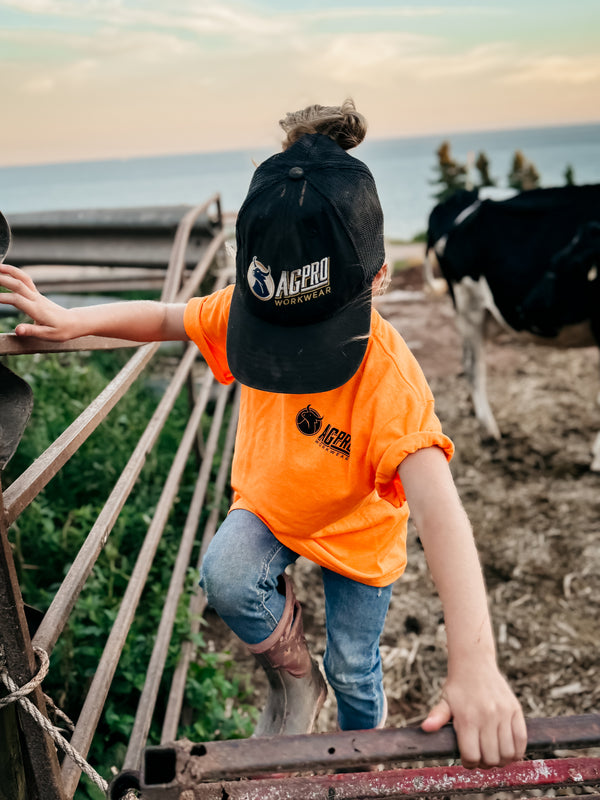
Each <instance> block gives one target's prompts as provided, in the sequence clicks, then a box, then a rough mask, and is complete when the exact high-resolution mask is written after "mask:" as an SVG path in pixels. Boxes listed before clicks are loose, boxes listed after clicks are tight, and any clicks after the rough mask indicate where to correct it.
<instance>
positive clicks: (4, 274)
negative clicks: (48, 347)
mask: <svg viewBox="0 0 600 800" xmlns="http://www.w3.org/2000/svg"><path fill="white" fill-rule="evenodd" d="M0 286H2V287H3V288H4V289H8V290H9V291H8V292H6V293H5V292H3V293H0V303H3V304H4V305H12V306H15V308H18V309H19V311H22V312H23V313H24V314H27V316H29V317H31V319H32V320H34V322H33V323H26V322H23V323H20V324H19V325H17V327H16V328H15V333H16V334H17V336H37V337H38V338H40V339H49V340H52V341H55V342H63V341H66V340H67V339H70V338H72V336H73V332H72V331H71V330H70V326H69V320H70V315H69V311H68V309H66V308H62V306H59V305H57V304H56V303H53V302H52V301H51V300H48V298H47V297H44V296H43V295H41V294H40V293H39V292H38V290H37V289H36V286H35V284H34V282H33V281H32V280H31V278H30V277H29V275H27V273H25V272H23V270H21V269H19V268H18V267H12V266H11V265H10V264H0Z"/></svg>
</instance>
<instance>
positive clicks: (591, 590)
mask: <svg viewBox="0 0 600 800" xmlns="http://www.w3.org/2000/svg"><path fill="white" fill-rule="evenodd" d="M380 311H381V312H382V314H383V315H384V316H386V317H387V318H388V319H389V320H390V321H391V322H392V323H393V324H394V325H395V326H396V327H397V329H398V330H399V331H400V333H401V334H402V335H403V337H404V338H405V340H406V341H407V343H408V344H409V346H410V347H411V349H412V350H413V352H414V354H415V355H416V357H417V359H418V360H419V362H420V364H421V366H422V368H423V370H424V372H425V375H426V376H427V378H428V380H429V382H430V385H431V387H432V389H433V392H434V395H435V397H436V406H437V412H438V416H439V417H440V419H441V421H442V423H443V426H444V429H445V431H446V433H447V434H448V435H449V436H450V437H451V438H452V439H453V440H454V442H455V445H456V455H455V457H454V459H453V461H452V471H453V474H454V477H455V481H456V484H457V486H458V489H459V492H460V495H461V497H462V500H463V502H464V505H465V507H466V510H467V512H468V514H469V517H470V519H471V521H472V524H473V528H474V531H475V536H476V540H477V544H478V548H479V552H480V557H481V561H482V564H483V569H484V573H485V578H486V582H487V586H488V592H489V600H490V606H491V611H492V617H493V622H494V629H495V632H496V639H497V643H498V657H499V661H500V664H501V667H502V669H503V670H504V672H505V674H506V675H507V677H508V678H509V681H510V682H511V684H512V686H513V687H514V689H515V691H516V693H517V695H518V696H519V698H520V699H521V701H522V703H523V706H524V709H525V714H526V715H527V716H532V717H534V716H535V717H538V716H556V715H567V714H583V713H590V712H598V711H600V681H599V677H600V659H599V658H598V638H599V634H600V623H599V622H598V617H599V605H598V598H599V597H600V547H599V546H598V542H597V539H598V534H599V532H600V475H599V474H593V473H591V472H590V470H589V463H590V447H591V443H592V441H593V438H594V436H595V434H596V431H597V430H598V429H600V408H599V407H598V406H597V405H596V403H595V400H596V395H597V394H598V391H599V389H600V381H599V377H600V373H599V369H598V352H597V350H596V349H594V348H586V349H581V350H569V351H557V350H553V349H550V348H540V347H537V346H535V345H533V344H523V343H519V342H517V341H516V340H515V339H514V337H511V336H510V335H508V334H506V333H502V334H500V335H497V336H496V337H495V339H494V340H493V341H492V342H491V343H490V344H489V346H488V348H487V363H488V383H489V394H490V401H491V405H492V408H493V409H494V413H495V415H496V418H497V421H498V424H499V426H500V429H501V431H502V440H501V442H499V443H496V444H491V445H490V444H486V445H484V444H482V443H481V441H480V437H479V432H478V428H477V424H476V422H475V420H474V418H473V416H472V407H471V403H470V400H469V397H468V392H467V386H466V383H465V380H464V378H463V376H462V374H461V364H460V341H459V338H458V335H457V332H456V330H455V325H454V318H453V309H452V304H451V301H450V299H449V297H448V296H447V295H445V296H443V297H437V298H436V297H432V296H430V295H427V294H425V293H424V291H423V285H422V277H421V270H420V268H411V269H408V270H406V271H404V272H403V273H401V274H400V275H397V276H396V278H395V279H394V282H393V285H392V287H391V288H390V291H389V292H388V294H387V296H386V297H385V299H384V300H383V301H382V302H381V303H380ZM294 580H295V584H296V588H297V594H298V596H299V598H300V600H301V601H302V603H303V606H304V622H305V630H306V635H307V640H308V642H309V645H310V648H311V650H312V651H313V653H314V654H315V656H316V657H317V658H321V657H322V654H323V650H324V644H325V643H324V635H323V624H324V615H323V598H322V590H321V585H320V577H319V570H318V568H316V567H315V566H313V565H311V564H309V563H308V562H306V561H304V560H302V559H301V560H300V561H299V563H298V564H297V565H296V566H295V567H294ZM348 612H349V613H352V611H351V609H348ZM208 621H209V626H208V631H207V635H208V637H209V638H211V637H212V638H213V641H214V646H215V647H216V648H222V647H224V648H229V649H230V650H231V651H232V653H233V654H234V656H235V660H236V664H237V665H238V666H241V668H242V669H244V670H248V671H249V673H250V674H251V675H252V680H253V681H254V684H255V686H256V691H257V704H258V705H260V703H261V698H262V695H263V693H264V687H265V684H264V680H263V677H262V674H261V673H260V670H258V669H257V668H256V666H255V664H254V662H253V660H252V659H251V658H248V657H247V656H246V655H245V652H244V649H243V647H242V646H241V645H240V644H239V643H238V642H237V641H236V640H235V638H234V637H231V636H229V635H228V634H227V632H226V629H225V626H224V625H222V623H220V622H219V620H218V619H216V618H215V617H214V615H212V616H211V615H209V620H208ZM444 636H445V635H444V626H443V622H442V616H441V607H440V603H439V601H438V599H437V595H436V593H435V589H434V587H433V584H432V582H431V579H430V577H429V573H428V570H427V566H426V564H425V560H424V557H423V553H422V550H421V548H420V547H419V543H418V540H417V537H416V534H415V531H414V529H413V528H411V529H410V531H409V561H408V567H407V570H406V573H405V575H404V576H403V577H402V578H401V579H400V580H399V581H398V583H397V584H396V587H395V590H394V596H393V599H392V605H391V608H390V612H389V615H388V619H387V623H386V628H385V631H384V634H383V638H382V642H381V645H382V646H381V650H382V656H383V664H384V675H385V688H386V693H387V697H388V701H389V717H388V723H387V724H388V726H395V727H400V726H403V725H406V724H410V723H416V722H418V721H420V720H421V719H422V718H423V717H424V716H425V715H426V713H427V711H428V709H429V708H430V706H431V705H432V704H433V703H434V702H435V701H436V700H437V698H438V695H439V691H440V687H441V685H442V682H443V680H444V677H445V645H444ZM335 713H336V711H335V699H334V697H333V693H332V692H331V691H330V693H329V697H328V700H327V702H326V704H325V708H324V709H323V712H322V713H321V716H320V718H319V722H318V727H317V730H319V731H326V730H333V729H335Z"/></svg>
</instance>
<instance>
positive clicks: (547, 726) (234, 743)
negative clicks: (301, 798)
mask: <svg viewBox="0 0 600 800" xmlns="http://www.w3.org/2000/svg"><path fill="white" fill-rule="evenodd" d="M527 734H528V752H532V751H535V752H536V753H537V752H540V751H545V752H548V751H550V752H552V751H553V749H554V748H555V747H557V746H558V745H559V744H560V746H561V747H583V746H586V747H593V746H598V745H600V714H584V715H581V716H572V717H559V718H547V719H546V718H533V719H529V720H527ZM173 747H174V749H175V751H176V753H177V759H178V761H181V763H182V764H184V763H185V762H189V763H190V765H191V766H190V769H191V770H192V771H193V773H194V776H195V779H196V780H197V781H201V780H204V781H208V780H217V779H220V780H227V779H230V778H236V779H239V778H240V777H241V776H249V775H257V774H262V773H271V772H296V771H302V770H305V769H306V765H307V764H309V765H310V767H311V770H313V771H314V770H319V769H340V768H347V767H356V766H360V765H364V764H390V763H394V762H396V763H397V762H398V761H405V760H411V759H432V758H456V757H458V755H459V752H458V747H457V744H456V736H455V734H454V729H453V728H452V727H451V726H449V725H448V726H445V727H444V728H442V729H441V730H440V731H437V732H435V733H425V732H424V731H422V730H421V729H420V728H398V729H395V728H384V729H381V730H371V731H340V732H337V733H320V734H314V735H312V736H306V735H304V736H301V735H297V736H266V737H257V738H250V739H237V740H230V741H223V742H204V743H201V744H190V747H189V748H188V747H187V744H186V743H182V742H176V743H175V745H174V746H173ZM161 749H163V750H168V749H169V748H168V747H166V748H161V747H155V748H152V747H149V748H147V750H146V754H147V755H146V763H147V764H151V761H152V759H153V758H155V757H157V758H159V757H161Z"/></svg>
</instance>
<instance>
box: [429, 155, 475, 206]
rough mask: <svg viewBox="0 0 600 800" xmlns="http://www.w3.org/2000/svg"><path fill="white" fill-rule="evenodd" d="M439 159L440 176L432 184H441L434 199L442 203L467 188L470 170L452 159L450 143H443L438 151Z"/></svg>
mask: <svg viewBox="0 0 600 800" xmlns="http://www.w3.org/2000/svg"><path fill="white" fill-rule="evenodd" d="M437 157H438V167H437V169H438V173H439V176H438V178H437V180H435V181H432V183H434V184H441V186H440V188H439V189H438V191H437V192H436V193H435V194H434V197H435V199H436V200H438V201H439V202H442V201H444V200H447V199H448V198H449V197H451V196H452V195H453V194H454V192H456V191H458V190H459V189H465V188H466V184H467V172H468V170H467V167H466V165H465V164H459V163H458V161H456V160H455V159H454V158H453V157H452V153H451V149H450V142H447V141H445V142H442V144H441V145H440V147H439V148H438V150H437Z"/></svg>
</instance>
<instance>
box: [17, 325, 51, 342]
mask: <svg viewBox="0 0 600 800" xmlns="http://www.w3.org/2000/svg"><path fill="white" fill-rule="evenodd" d="M15 333H16V334H17V336H35V337H36V338H37V339H47V340H54V341H59V339H58V334H57V331H56V329H55V328H51V327H50V326H49V325H36V324H35V323H30V322H20V323H19V324H18V325H17V327H16V328H15Z"/></svg>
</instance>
